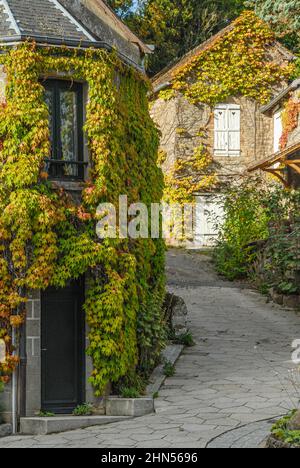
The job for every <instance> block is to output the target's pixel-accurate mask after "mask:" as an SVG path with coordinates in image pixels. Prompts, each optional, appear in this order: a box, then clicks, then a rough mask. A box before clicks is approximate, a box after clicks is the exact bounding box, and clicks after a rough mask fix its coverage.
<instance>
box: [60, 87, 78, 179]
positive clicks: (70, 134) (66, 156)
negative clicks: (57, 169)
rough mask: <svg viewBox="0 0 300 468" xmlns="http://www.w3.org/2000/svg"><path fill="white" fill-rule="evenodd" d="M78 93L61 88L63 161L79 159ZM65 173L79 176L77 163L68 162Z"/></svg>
mask: <svg viewBox="0 0 300 468" xmlns="http://www.w3.org/2000/svg"><path fill="white" fill-rule="evenodd" d="M77 126H78V123H77V95H76V93H75V92H74V91H65V90H60V141H61V157H60V159H61V160H63V161H77V160H78V134H77ZM64 175H67V176H75V177H76V176H77V175H78V170H77V166H76V165H72V164H71V165H69V164H66V165H65V166H64Z"/></svg>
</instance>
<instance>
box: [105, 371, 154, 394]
mask: <svg viewBox="0 0 300 468" xmlns="http://www.w3.org/2000/svg"><path fill="white" fill-rule="evenodd" d="M147 384H148V379H147V378H146V377H145V376H144V375H142V374H140V373H137V372H135V371H131V372H129V373H128V375H126V376H125V377H123V378H122V379H120V381H119V382H118V383H117V384H116V385H114V387H113V393H114V394H115V395H120V396H121V397H123V398H138V397H140V396H142V395H144V394H145V392H146V386H147Z"/></svg>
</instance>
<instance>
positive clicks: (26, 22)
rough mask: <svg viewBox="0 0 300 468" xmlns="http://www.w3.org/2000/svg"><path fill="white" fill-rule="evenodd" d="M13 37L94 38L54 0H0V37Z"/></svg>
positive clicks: (74, 39) (92, 39) (73, 39)
mask: <svg viewBox="0 0 300 468" xmlns="http://www.w3.org/2000/svg"><path fill="white" fill-rule="evenodd" d="M13 36H23V37H28V38H35V37H39V38H48V39H51V38H52V39H56V40H61V41H67V40H69V41H77V42H78V43H80V42H81V41H90V42H94V41H95V39H94V36H93V35H92V34H91V33H90V32H89V31H88V30H87V29H86V28H85V27H83V26H82V25H81V24H79V22H78V21H77V20H76V19H75V18H74V17H73V16H72V15H71V14H70V13H69V12H68V11H67V10H66V9H65V8H64V7H63V6H62V5H61V3H59V1H58V0H0V40H1V39H7V38H10V37H13Z"/></svg>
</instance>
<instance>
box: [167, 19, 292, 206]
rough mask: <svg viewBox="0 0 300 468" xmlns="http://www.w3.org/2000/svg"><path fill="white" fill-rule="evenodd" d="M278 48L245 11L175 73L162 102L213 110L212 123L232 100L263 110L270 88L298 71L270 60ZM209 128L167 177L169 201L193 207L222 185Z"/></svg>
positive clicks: (260, 23) (259, 22) (271, 35)
mask: <svg viewBox="0 0 300 468" xmlns="http://www.w3.org/2000/svg"><path fill="white" fill-rule="evenodd" d="M274 42H275V35H274V33H273V32H272V31H271V29H270V28H269V26H268V25H267V24H266V23H265V22H264V21H262V20H261V19H259V18H258V17H257V16H256V15H255V14H254V13H253V12H252V11H245V12H244V13H242V14H241V16H240V17H239V18H238V19H236V20H235V21H234V22H233V23H232V25H230V26H229V27H228V31H227V32H225V33H224V34H222V35H220V36H217V37H216V38H215V39H214V41H213V42H212V44H210V45H209V46H208V47H207V48H206V49H204V50H203V51H201V52H199V54H198V55H197V56H195V57H193V58H191V59H190V60H189V61H188V63H185V65H183V66H180V67H179V66H178V67H175V69H174V73H173V79H172V82H171V85H170V86H169V87H168V88H167V89H164V90H162V91H161V92H160V93H159V97H160V98H161V99H163V100H170V99H172V98H175V97H176V96H178V95H180V96H184V97H185V98H186V99H187V100H188V101H189V102H190V103H192V104H195V105H206V106H209V107H210V108H211V118H213V108H214V106H215V105H216V104H219V103H222V102H226V101H227V100H228V98H230V97H240V96H244V97H247V98H249V99H253V100H255V101H257V102H259V103H261V104H265V103H267V102H268V101H269V99H270V98H271V96H272V87H273V86H274V85H275V84H277V83H278V82H281V81H284V80H287V79H288V78H290V76H291V74H292V73H293V71H294V64H286V65H285V66H283V65H282V64H279V63H276V62H275V61H272V60H270V57H269V56H268V54H269V50H270V46H272V45H273V44H274ZM209 123H210V121H208V124H207V128H208V125H209ZM207 128H201V129H199V130H200V133H199V138H198V140H199V141H198V143H199V146H198V147H197V148H195V153H194V155H193V156H192V157H190V158H189V159H188V160H183V161H181V160H180V161H177V162H176V164H175V166H174V168H173V171H172V173H169V174H167V175H166V180H165V182H166V187H167V188H166V196H167V198H168V199H172V200H173V201H174V200H175V201H178V200H179V201H180V202H181V203H184V202H190V201H191V200H192V199H193V197H194V195H193V194H194V193H195V192H199V191H209V190H211V189H212V188H214V187H215V186H216V185H217V184H218V182H219V181H218V177H217V170H216V169H217V168H216V161H214V159H213V155H212V154H211V151H210V150H209V148H208V145H207V143H206V142H207ZM201 135H202V138H201Z"/></svg>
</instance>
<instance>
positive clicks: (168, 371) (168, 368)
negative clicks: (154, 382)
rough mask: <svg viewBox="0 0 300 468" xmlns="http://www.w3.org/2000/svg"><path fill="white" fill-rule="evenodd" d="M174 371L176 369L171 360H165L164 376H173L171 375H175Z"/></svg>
mask: <svg viewBox="0 0 300 468" xmlns="http://www.w3.org/2000/svg"><path fill="white" fill-rule="evenodd" d="M175 372H176V369H175V366H174V364H172V362H170V361H167V362H166V363H165V365H164V375H165V376H166V377H173V375H175Z"/></svg>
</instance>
